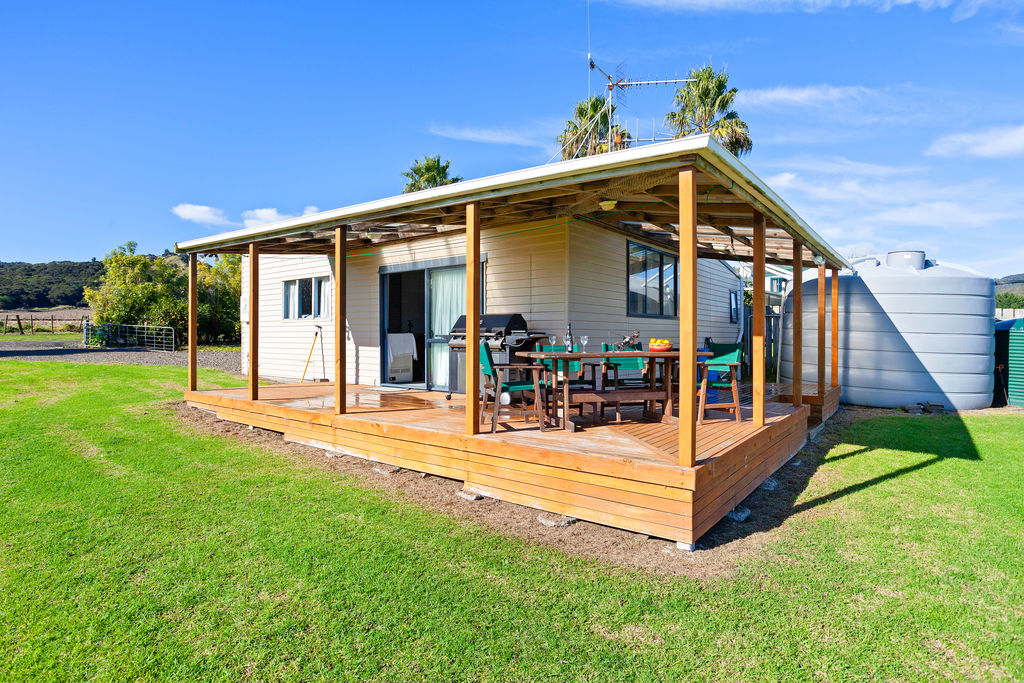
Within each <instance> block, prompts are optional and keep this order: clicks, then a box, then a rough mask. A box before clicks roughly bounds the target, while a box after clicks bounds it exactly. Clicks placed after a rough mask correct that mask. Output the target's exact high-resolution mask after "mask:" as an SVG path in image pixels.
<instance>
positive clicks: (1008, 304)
mask: <svg viewBox="0 0 1024 683" xmlns="http://www.w3.org/2000/svg"><path fill="white" fill-rule="evenodd" d="M996 308H1024V294H1016V293H1014V292H999V293H998V294H996Z"/></svg>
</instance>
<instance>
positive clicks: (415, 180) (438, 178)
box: [402, 154, 462, 192]
mask: <svg viewBox="0 0 1024 683" xmlns="http://www.w3.org/2000/svg"><path fill="white" fill-rule="evenodd" d="M451 163H452V162H451V161H446V162H444V163H443V164H442V163H441V155H440V154H435V155H434V156H432V157H431V156H426V157H423V161H414V162H412V166H410V167H409V170H408V171H405V172H404V173H402V175H403V176H405V177H406V178H408V179H409V182H408V183H406V185H405V189H404V190H402V192H415V191H416V190H426V189H428V188H431V187H441V186H442V185H450V184H452V183H457V182H459V181H461V180H462V178H461V177H455V178H449V177H448V166H450V165H451Z"/></svg>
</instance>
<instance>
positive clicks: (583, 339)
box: [580, 334, 590, 353]
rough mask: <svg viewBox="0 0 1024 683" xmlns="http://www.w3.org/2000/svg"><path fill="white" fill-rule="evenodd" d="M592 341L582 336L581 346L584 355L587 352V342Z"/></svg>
mask: <svg viewBox="0 0 1024 683" xmlns="http://www.w3.org/2000/svg"><path fill="white" fill-rule="evenodd" d="M588 341H590V337H588V336H587V335H585V334H583V335H580V345H581V346H582V347H583V353H586V352H587V342H588Z"/></svg>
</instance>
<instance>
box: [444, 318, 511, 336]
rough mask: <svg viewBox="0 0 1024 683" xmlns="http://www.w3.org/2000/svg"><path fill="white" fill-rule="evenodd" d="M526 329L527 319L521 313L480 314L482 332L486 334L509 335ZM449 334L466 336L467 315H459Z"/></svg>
mask: <svg viewBox="0 0 1024 683" xmlns="http://www.w3.org/2000/svg"><path fill="white" fill-rule="evenodd" d="M526 330H527V327H526V319H525V318H524V317H523V316H522V315H520V314H519V313H486V314H484V315H482V316H480V334H481V335H484V336H496V335H505V336H508V335H510V334H512V333H513V332H526ZM449 334H451V335H460V336H465V334H466V316H464V315H460V316H459V319H458V320H456V321H455V324H454V325H453V326H452V329H451V332H449Z"/></svg>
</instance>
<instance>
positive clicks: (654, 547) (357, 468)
mask: <svg viewBox="0 0 1024 683" xmlns="http://www.w3.org/2000/svg"><path fill="white" fill-rule="evenodd" d="M174 407H175V413H176V415H177V417H178V419H179V420H180V421H181V422H183V423H184V424H186V425H188V426H189V427H191V428H193V429H196V430H199V431H203V432H208V433H213V434H218V435H221V436H228V437H232V438H236V439H242V440H245V441H247V442H249V443H254V444H256V445H258V446H260V447H262V448H266V449H268V450H271V451H274V452H275V453H281V454H284V455H286V456H288V457H290V458H292V459H294V460H296V461H301V462H303V463H306V464H310V463H312V464H315V465H316V466H318V467H322V468H324V469H327V470H331V471H334V472H340V473H344V474H346V475H350V476H351V477H353V478H354V479H355V480H356V481H357V482H359V483H360V484H361V485H363V486H365V487H366V488H372V489H376V490H382V491H385V492H387V493H390V494H394V495H396V496H399V497H401V498H404V499H406V500H410V501H413V502H415V503H416V504H419V505H421V506H423V507H425V508H428V509H431V510H435V511H438V512H441V513H444V514H446V515H450V516H452V517H455V518H458V519H462V520H466V521H470V522H473V523H476V524H480V525H482V526H485V527H487V528H489V529H492V530H494V531H496V532H498V533H501V534H505V535H508V536H513V537H515V538H519V539H522V540H525V541H528V542H530V543H536V544H539V545H544V546H547V547H550V548H554V549H556V550H558V551H560V552H563V553H566V554H568V555H573V556H576V557H584V558H588V559H594V560H599V561H601V562H605V563H608V564H610V565H613V566H616V567H622V568H626V569H641V570H645V571H650V572H653V573H656V574H663V575H673V576H688V577H692V578H697V579H707V578H712V577H718V576H728V575H730V574H731V573H732V572H733V571H734V570H735V569H736V567H737V566H738V565H739V563H740V562H741V561H742V560H744V559H746V558H748V557H752V556H756V555H758V554H761V553H763V552H765V550H766V548H768V547H769V546H770V545H771V544H772V542H773V541H774V540H776V539H777V538H779V537H780V535H782V534H785V533H790V532H791V531H790V530H791V525H790V524H788V523H787V522H788V521H789V520H790V519H793V518H799V517H807V518H810V517H812V516H814V515H815V513H816V510H817V509H812V510H809V511H805V512H799V513H796V514H794V512H793V508H794V502H795V500H796V499H797V497H798V496H799V495H800V493H801V492H802V491H803V490H804V488H805V487H806V486H807V483H808V481H809V480H810V479H811V477H812V476H813V475H814V473H815V471H816V470H817V467H818V464H819V463H820V462H821V459H822V457H823V456H824V454H825V453H827V452H828V451H829V449H831V448H832V446H833V445H835V444H836V443H838V442H839V439H840V436H841V434H842V431H843V429H845V427H846V426H848V425H849V424H851V423H852V422H854V421H857V420H861V419H867V418H870V417H875V416H877V415H879V414H892V413H893V411H890V410H886V411H878V410H874V409H840V411H839V412H838V413H836V415H835V416H834V417H833V418H832V419H831V420H830V421H829V423H828V424H827V425H826V427H825V428H824V430H823V431H822V432H821V433H820V434H819V435H818V436H817V438H815V439H814V441H812V442H809V443H808V444H807V446H805V447H804V449H803V450H801V451H800V453H798V454H797V455H796V456H795V457H794V458H793V460H791V461H790V463H789V464H786V465H783V466H782V467H781V468H780V469H779V470H778V471H776V472H775V474H774V475H773V478H774V479H775V480H776V482H777V483H778V487H777V488H776V489H774V490H773V491H766V490H762V489H758V490H756V491H754V493H752V494H751V495H750V496H748V497H747V499H746V500H744V501H743V503H742V505H743V506H744V507H748V508H750V510H751V515H750V518H749V519H748V520H747V521H746V522H742V523H738V522H731V521H728V520H722V521H721V522H719V523H718V524H717V525H715V526H714V527H713V528H712V529H711V530H710V531H709V532H708V533H706V534H705V535H704V536H703V537H702V538H701V539H700V541H699V542H698V544H697V550H696V552H692V553H691V552H687V551H684V550H679V549H678V548H676V545H675V543H672V542H670V541H666V540H664V539H656V538H650V537H648V536H646V535H644V534H637V533H633V532H630V531H623V530H621V529H615V528H612V527H606V526H602V525H600V524H594V523H591V522H584V521H579V522H577V523H575V524H572V525H571V526H567V527H548V526H544V525H542V524H541V523H540V522H539V521H537V515H538V514H539V513H540V511H539V510H535V509H533V508H528V507H525V506H522V505H516V504H513V503H506V502H504V501H499V500H494V499H491V498H484V499H483V500H479V501H467V500H464V499H463V498H460V497H459V496H458V495H457V493H458V492H459V491H461V490H462V482H460V481H455V480H452V479H445V478H443V477H437V476H433V475H427V476H423V475H421V474H420V473H419V472H414V471H410V470H400V471H398V472H396V473H394V474H388V475H383V474H379V473H378V472H375V471H374V467H379V466H380V465H379V463H374V462H372V461H369V460H363V459H361V458H356V457H352V456H339V455H337V454H334V453H328V452H327V451H324V450H321V449H319V448H314V447H312V446H306V445H302V444H297V443H292V442H289V441H285V440H284V438H283V437H282V435H281V434H280V433H278V432H271V431H267V430H263V429H259V428H249V427H248V426H246V425H242V424H237V423H234V422H228V421H226V420H220V419H218V418H217V417H216V416H215V415H213V414H212V413H209V412H206V411H203V410H199V409H194V408H189V407H187V406H185V404H184V403H183V402H180V401H179V402H176V403H175V404H174ZM798 461H799V464H796V463H797V462H798Z"/></svg>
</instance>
